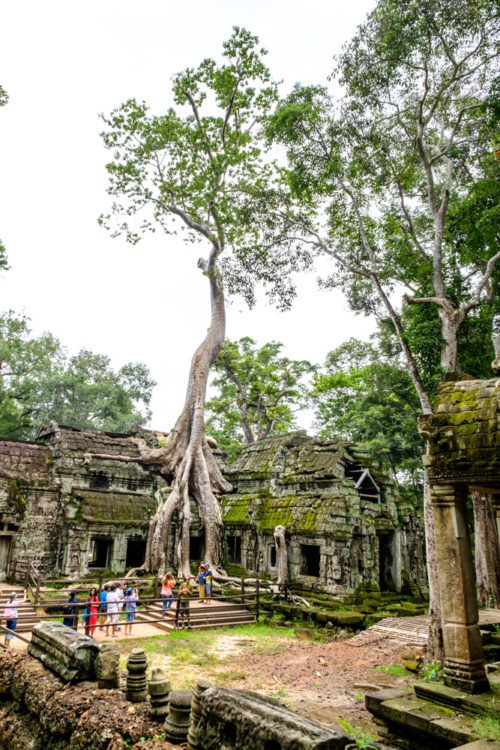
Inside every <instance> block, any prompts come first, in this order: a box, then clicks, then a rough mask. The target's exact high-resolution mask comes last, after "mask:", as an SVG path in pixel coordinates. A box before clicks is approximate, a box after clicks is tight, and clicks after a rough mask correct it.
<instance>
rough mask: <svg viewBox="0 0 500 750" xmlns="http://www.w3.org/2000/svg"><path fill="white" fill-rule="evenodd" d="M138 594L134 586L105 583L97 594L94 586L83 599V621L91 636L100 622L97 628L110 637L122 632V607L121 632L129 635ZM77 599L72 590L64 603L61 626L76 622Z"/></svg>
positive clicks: (73, 625) (70, 625) (71, 624)
mask: <svg viewBox="0 0 500 750" xmlns="http://www.w3.org/2000/svg"><path fill="white" fill-rule="evenodd" d="M138 601H139V596H138V594H137V589H134V588H131V587H129V588H127V589H126V590H124V588H123V583H121V582H119V583H110V584H106V585H105V586H104V588H103V590H102V591H101V593H100V594H99V591H98V589H97V588H96V587H95V586H93V587H92V588H91V589H90V592H89V594H88V596H87V599H86V601H85V609H84V610H83V616H82V620H83V622H84V624H85V627H86V629H87V624H88V633H89V635H90V637H91V638H93V637H94V633H95V630H96V629H97V627H98V625H99V630H100V631H101V632H103V633H104V632H105V633H106V636H109V631H110V629H111V637H112V638H118V635H117V632H120V631H121V625H120V620H121V614H122V612H123V607H125V623H124V627H125V630H124V635H131V634H132V624H133V622H134V620H135V614H136V609H137V602H138ZM77 607H78V602H77V598H76V592H75V591H71V592H70V595H69V597H68V600H67V602H66V604H65V605H64V607H63V625H67V626H68V627H70V628H73V627H75V624H77Z"/></svg>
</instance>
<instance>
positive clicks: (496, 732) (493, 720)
mask: <svg viewBox="0 0 500 750" xmlns="http://www.w3.org/2000/svg"><path fill="white" fill-rule="evenodd" d="M473 729H474V732H475V734H476V735H477V736H478V737H481V738H484V739H488V740H500V720H499V719H498V717H497V716H496V714H493V713H491V714H485V715H484V716H479V717H478V718H477V719H476V720H475V722H474V725H473Z"/></svg>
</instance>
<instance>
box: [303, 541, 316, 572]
mask: <svg viewBox="0 0 500 750" xmlns="http://www.w3.org/2000/svg"><path fill="white" fill-rule="evenodd" d="M300 557H301V560H300V572H301V573H302V575H306V576H314V577H315V578H319V573H320V548H319V545H317V544H301V545H300Z"/></svg>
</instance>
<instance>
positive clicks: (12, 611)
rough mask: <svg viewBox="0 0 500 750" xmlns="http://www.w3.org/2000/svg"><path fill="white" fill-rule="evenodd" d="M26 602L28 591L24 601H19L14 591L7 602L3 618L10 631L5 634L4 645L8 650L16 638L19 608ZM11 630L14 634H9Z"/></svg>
mask: <svg viewBox="0 0 500 750" xmlns="http://www.w3.org/2000/svg"><path fill="white" fill-rule="evenodd" d="M25 601H26V591H25V592H24V599H22V600H19V599H17V594H16V592H15V591H12V593H11V594H10V596H9V599H8V601H7V604H6V605H5V609H4V611H3V616H4V618H5V620H6V623H5V626H6V627H7V628H8V630H7V631H6V632H5V640H4V644H5V646H6V647H7V648H12V644H11V640H12V639H13V638H14V632H13V631H14V630H15V629H16V627H17V608H18V607H19V605H20V604H23V603H24V602H25ZM9 630H11V631H12V632H11V633H9V632H8V631H9Z"/></svg>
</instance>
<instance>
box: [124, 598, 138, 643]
mask: <svg viewBox="0 0 500 750" xmlns="http://www.w3.org/2000/svg"><path fill="white" fill-rule="evenodd" d="M138 601H139V596H138V594H137V589H131V588H129V589H127V593H126V594H125V635H132V624H133V622H134V620H135V612H136V609H137V602H138Z"/></svg>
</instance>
